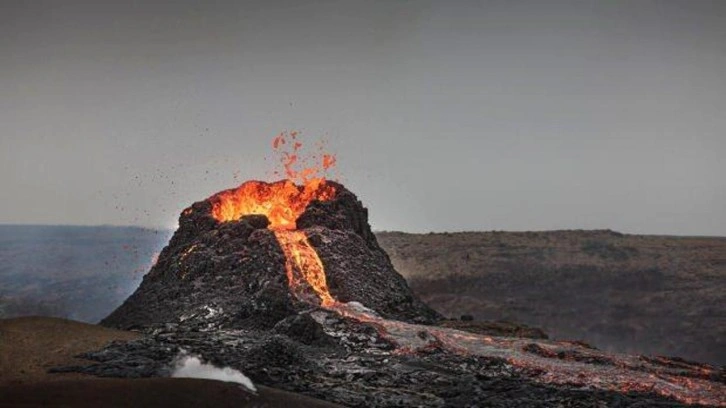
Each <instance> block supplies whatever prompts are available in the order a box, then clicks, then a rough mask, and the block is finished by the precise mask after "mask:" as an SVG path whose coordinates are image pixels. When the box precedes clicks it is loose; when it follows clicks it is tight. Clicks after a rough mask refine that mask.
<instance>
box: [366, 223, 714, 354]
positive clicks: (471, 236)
mask: <svg viewBox="0 0 726 408" xmlns="http://www.w3.org/2000/svg"><path fill="white" fill-rule="evenodd" d="M377 236H378V240H379V242H380V244H381V246H382V247H383V248H384V249H385V250H386V251H387V252H388V253H389V255H390V257H391V259H392V261H393V263H394V265H395V267H396V269H397V270H398V271H399V272H400V273H401V274H402V275H404V277H406V279H407V280H408V281H409V284H410V285H411V286H412V288H413V290H414V292H416V293H417V294H418V295H419V296H420V297H421V299H422V300H423V301H425V302H427V303H428V304H429V305H431V306H433V307H434V308H435V309H437V310H438V311H439V312H441V313H443V314H445V315H449V316H456V317H458V316H460V315H462V314H470V315H473V316H474V317H475V318H477V319H504V320H512V321H517V322H522V323H526V324H529V325H533V326H536V327H541V328H543V329H544V330H545V331H546V332H547V333H549V334H550V335H551V336H553V337H556V338H569V339H583V340H585V341H587V342H590V343H592V344H593V345H596V346H598V347H600V348H604V349H609V350H610V351H621V352H635V353H652V354H665V355H673V356H680V357H684V358H689V359H695V360H700V361H707V362H713V363H718V364H726V238H698V237H669V236H643V235H624V234H620V233H616V232H612V231H551V232H465V233H436V234H406V233H400V232H383V233H378V234H377Z"/></svg>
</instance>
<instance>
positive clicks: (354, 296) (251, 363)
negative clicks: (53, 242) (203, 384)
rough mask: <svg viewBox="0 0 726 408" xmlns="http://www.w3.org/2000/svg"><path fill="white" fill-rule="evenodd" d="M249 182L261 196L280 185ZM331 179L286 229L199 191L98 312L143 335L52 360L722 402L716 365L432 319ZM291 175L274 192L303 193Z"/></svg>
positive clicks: (437, 400) (446, 389)
mask: <svg viewBox="0 0 726 408" xmlns="http://www.w3.org/2000/svg"><path fill="white" fill-rule="evenodd" d="M255 183H258V184H259V185H257V186H256V187H255V188H256V189H261V190H260V191H257V190H255V194H257V193H259V195H260V196H261V197H265V199H271V198H269V197H271V196H274V194H273V193H270V191H273V192H274V191H275V190H278V189H288V187H289V186H281V185H270V184H264V183H259V182H255ZM331 186H332V187H333V188H334V191H335V194H328V193H327V192H326V193H325V194H318V190H315V191H313V193H314V194H313V196H314V197H321V198H319V199H318V198H316V199H312V200H311V201H310V202H309V204H306V205H305V206H303V207H301V208H302V209H301V211H302V212H301V213H300V214H299V215H298V214H297V213H295V212H294V211H292V212H283V213H284V214H293V215H294V216H295V219H294V221H295V224H293V225H292V227H289V226H288V227H286V228H287V229H280V227H279V225H281V221H280V220H279V219H277V218H274V216H275V214H276V213H275V212H274V211H271V212H270V217H273V218H269V217H265V216H262V215H254V216H249V215H245V212H244V210H243V211H237V209H239V208H243V209H246V208H248V206H247V205H246V202H245V200H247V199H248V198H249V197H247V196H244V197H243V199H240V198H239V197H238V193H239V191H231V192H222V193H219V194H218V195H216V196H213V197H210V198H209V199H207V200H204V201H201V202H199V203H195V204H194V205H193V206H191V207H190V208H188V209H186V210H185V211H184V212H183V213H182V215H181V217H180V221H179V225H180V227H179V229H178V230H177V231H176V233H175V234H174V236H173V237H172V239H171V241H170V243H169V245H168V246H167V247H166V248H165V249H164V250H163V251H162V253H161V255H160V256H159V260H158V262H157V263H156V264H155V266H154V267H153V268H152V270H151V271H150V272H149V274H147V275H146V276H145V277H144V280H143V282H142V283H141V285H140V286H139V288H138V289H137V290H136V292H135V293H134V294H132V295H131V296H130V297H129V298H128V299H127V300H126V302H124V304H123V305H122V306H121V307H119V308H118V309H117V310H116V311H114V312H113V313H112V314H111V315H110V316H109V317H107V318H106V319H104V320H103V322H102V324H104V325H106V326H109V327H116V328H125V329H134V330H136V331H138V332H139V333H140V334H141V337H139V338H138V339H133V340H130V341H126V342H113V343H111V344H109V345H107V346H106V347H104V348H102V349H100V350H96V351H91V352H85V353H83V354H81V355H80V356H79V357H82V358H84V359H86V360H91V361H95V364H90V365H87V364H83V365H80V364H71V365H61V366H58V367H54V368H52V369H51V371H52V372H54V373H83V374H91V375H95V376H100V377H121V378H153V377H167V376H169V375H170V370H171V369H172V368H171V367H173V362H174V361H175V360H176V359H177V358H178V356H179V355H180V354H192V355H195V356H199V357H200V359H202V360H203V361H206V362H209V363H211V364H214V365H216V366H219V367H231V368H234V369H238V370H241V371H242V372H244V373H245V374H246V375H248V376H249V377H250V378H251V379H252V380H253V381H254V382H255V383H256V384H262V385H268V386H274V387H276V388H280V389H283V390H286V391H293V392H296V393H299V394H302V395H306V396H308V397H314V398H319V399H322V400H325V401H329V402H333V403H337V404H342V405H346V406H482V405H485V406H496V407H505V406H542V407H550V406H570V407H580V406H581V407H591V406H679V405H682V404H703V405H714V406H720V405H726V397H724V396H725V395H726V375H725V374H724V370H723V369H722V368H720V367H714V366H710V365H707V364H700V363H694V362H689V361H685V360H682V359H677V358H650V357H642V356H638V355H622V354H616V353H605V352H602V351H600V350H597V349H596V348H593V347H591V346H589V345H587V344H584V343H578V342H562V341H551V340H547V339H546V337H547V336H546V335H545V334H544V333H543V332H541V331H540V330H537V329H533V328H529V327H524V326H518V325H514V324H504V323H500V324H492V323H483V322H477V321H475V320H472V319H469V318H467V319H464V321H454V320H446V319H443V317H442V316H441V315H440V314H438V313H437V312H435V311H434V310H432V309H431V308H429V307H428V306H427V305H426V304H425V303H422V302H421V301H420V300H419V299H418V298H417V296H416V295H415V294H414V293H413V292H411V290H410V289H409V287H408V286H407V284H406V281H405V280H404V279H403V278H402V277H401V276H400V275H399V274H398V272H397V271H396V270H395V269H394V268H393V266H392V264H391V262H390V260H389V258H388V256H387V255H386V253H385V252H384V251H383V250H381V248H380V247H379V245H378V240H377V238H376V237H375V236H374V235H373V234H372V233H371V232H370V227H369V225H368V223H367V211H366V210H365V208H364V207H363V206H362V204H361V203H360V202H359V201H358V200H357V198H356V197H355V196H354V195H353V194H352V193H350V192H349V191H347V190H346V189H345V188H344V187H343V186H342V185H339V184H332V185H329V186H325V188H329V187H331ZM243 187H244V185H243V186H241V187H240V190H243ZM296 188H298V189H299V190H293V191H292V192H289V191H288V192H286V193H285V197H293V198H295V197H296V195H297V194H299V195H301V196H304V197H307V198H310V194H312V193H311V192H310V191H307V187H306V188H305V190H303V189H302V187H296ZM316 188H317V187H316ZM295 191H298V192H295ZM243 193H245V194H247V193H248V192H245V191H243ZM271 194H272V195H271ZM295 199H297V198H295ZM220 200H227V201H224V202H223V203H222V204H220ZM240 200H241V201H240ZM240 202H242V203H243V204H245V205H240V204H239V203H240ZM227 204H228V206H227V207H224V205H227ZM220 207H221V208H223V209H224V210H225V212H224V213H223V214H222V215H223V217H222V219H220V214H221V212H220V211H218V210H219V208H220ZM274 207H275V206H274V205H270V206H265V207H263V208H268V209H269V208H274ZM254 208H257V207H254ZM232 210H234V211H232ZM283 221H285V220H283ZM276 225H277V227H276ZM282 225H289V223H288V224H285V223H282ZM290 228H292V229H290Z"/></svg>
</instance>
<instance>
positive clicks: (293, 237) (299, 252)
mask: <svg viewBox="0 0 726 408" xmlns="http://www.w3.org/2000/svg"><path fill="white" fill-rule="evenodd" d="M275 236H276V237H277V241H278V242H279V243H280V246H281V247H282V251H283V252H284V253H285V269H286V270H287V281H288V283H289V285H290V287H291V288H296V289H297V295H298V297H302V298H304V300H308V301H311V300H313V299H311V298H310V296H307V294H306V293H304V292H303V291H301V289H303V288H305V287H306V285H305V284H306V283H307V286H309V287H310V288H311V289H312V290H313V291H314V293H313V294H312V295H314V296H315V295H316V296H317V297H318V298H319V299H320V305H321V306H323V307H330V306H333V305H334V304H335V303H336V302H335V299H333V297H332V296H331V295H330V292H329V291H328V283H327V281H326V278H325V269H324V268H323V263H322V261H320V257H318V254H317V252H315V248H313V247H312V246H311V245H310V243H309V242H308V238H307V237H306V236H305V233H304V232H302V231H290V230H277V231H275ZM305 298H308V299H305Z"/></svg>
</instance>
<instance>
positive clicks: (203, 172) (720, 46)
mask: <svg viewBox="0 0 726 408" xmlns="http://www.w3.org/2000/svg"><path fill="white" fill-rule="evenodd" d="M285 129H298V130H302V131H303V134H304V136H305V137H306V138H307V139H308V140H315V139H317V138H319V137H326V138H327V139H328V146H329V147H330V148H331V150H333V151H334V152H335V153H337V155H338V163H339V165H338V172H339V174H340V176H341V180H342V181H343V182H344V183H345V184H346V185H347V186H348V187H349V188H350V189H351V190H353V191H354V192H355V193H356V194H358V196H359V197H360V198H361V199H362V201H363V202H364V204H365V205H366V206H368V207H369V209H370V217H371V221H372V225H373V227H374V229H378V230H405V231H424V232H425V231H444V230H480V229H483V230H491V229H503V230H546V229H562V228H587V229H589V228H612V229H615V230H619V231H623V232H632V233H652V234H699V235H701V234H702V235H726V159H725V158H724V157H725V156H726V1H712V2H705V1H693V0H684V1H645V0H642V1H623V2H616V1H602V2H589V1H571V2H551V1H549V2H548V1H539V0H538V1H531V2H521V1H520V2H517V1H471V2H463V1H410V2H403V1H391V0H387V1H304V2H301V1H297V0H295V1H264V0H263V1H168V2H161V1H123V2H119V1H90V0H89V1H78V0H70V1H61V0H58V1H55V0H54V1H46V2H43V1H8V0H3V1H2V2H0V148H1V150H0V185H2V198H1V199H0V222H2V223H63V224H100V223H104V224H135V225H146V226H167V227H172V226H174V225H175V224H176V218H177V216H178V213H179V212H180V211H181V209H183V208H184V207H186V206H187V205H189V204H190V203H191V202H194V201H197V200H200V199H203V198H205V197H207V196H209V195H210V194H212V193H214V192H216V191H218V190H221V189H225V188H230V187H233V186H235V185H237V184H239V183H240V182H241V181H243V180H245V179H250V178H255V179H264V178H267V177H269V175H270V173H271V170H272V167H273V166H272V164H271V163H270V161H269V160H268V161H265V160H264V158H265V157H269V156H270V154H271V146H270V141H271V139H272V137H273V136H275V135H276V134H277V133H279V132H280V131H281V130H285Z"/></svg>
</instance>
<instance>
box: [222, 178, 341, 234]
mask: <svg viewBox="0 0 726 408" xmlns="http://www.w3.org/2000/svg"><path fill="white" fill-rule="evenodd" d="M334 196H335V188H334V187H333V186H331V185H330V184H328V183H326V182H325V179H321V178H316V179H312V180H309V181H308V182H307V183H306V184H305V185H304V186H298V185H296V184H295V183H293V182H292V181H290V180H281V181H277V182H274V183H265V182H262V181H248V182H245V183H243V184H242V185H241V186H239V187H237V188H235V189H231V190H225V191H222V192H219V193H217V194H215V195H214V196H212V197H211V198H210V201H211V202H212V216H214V218H215V219H217V221H220V222H225V221H234V220H238V219H240V218H241V217H243V216H245V215H250V214H262V215H265V216H267V219H268V220H270V228H271V229H273V230H279V229H288V230H294V229H295V228H296V225H295V221H296V220H297V218H298V217H299V216H300V215H301V214H302V213H303V212H304V211H305V208H307V206H308V204H310V203H311V202H312V201H314V200H319V201H327V200H330V199H332V198H333V197H334Z"/></svg>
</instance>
